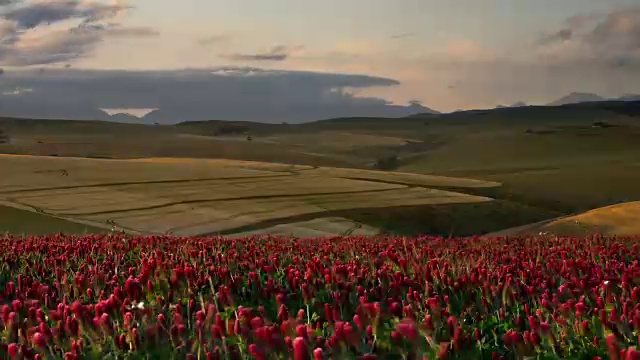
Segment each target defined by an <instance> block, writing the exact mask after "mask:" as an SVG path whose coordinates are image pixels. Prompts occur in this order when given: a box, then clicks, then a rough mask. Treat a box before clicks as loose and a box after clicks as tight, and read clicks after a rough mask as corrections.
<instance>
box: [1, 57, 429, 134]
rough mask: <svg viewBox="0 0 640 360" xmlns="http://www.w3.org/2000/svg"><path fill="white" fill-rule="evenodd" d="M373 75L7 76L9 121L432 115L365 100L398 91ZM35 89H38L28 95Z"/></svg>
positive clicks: (246, 71) (224, 71)
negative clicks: (113, 111)
mask: <svg viewBox="0 0 640 360" xmlns="http://www.w3.org/2000/svg"><path fill="white" fill-rule="evenodd" d="M398 84H399V83H398V81H396V80H393V79H388V78H381V77H372V76H366V75H345V74H331V73H314V72H296V71H272V70H263V69H259V68H218V69H198V70H179V71H148V72H133V71H88V70H75V69H59V70H50V71H47V72H46V73H43V74H40V73H38V72H37V71H24V70H23V71H20V72H7V73H6V74H5V75H4V77H3V82H2V84H1V86H0V93H6V94H10V95H0V109H2V114H1V115H3V116H16V117H29V118H67V119H105V115H104V113H103V112H102V111H100V110H99V109H101V108H153V109H158V110H157V111H154V112H152V113H150V114H148V115H146V116H145V118H144V119H143V120H144V121H145V122H160V123H177V122H181V121H187V120H211V119H218V120H252V121H263V122H282V121H288V122H303V121H309V120H318V119H324V118H333V117H342V116H389V117H398V116H405V115H410V114H413V113H416V112H421V111H424V110H425V108H422V107H420V106H416V104H414V105H410V106H395V105H391V104H389V103H388V102H387V101H385V100H382V99H378V98H372V97H369V98H362V97H357V96H355V95H353V93H352V92H350V91H348V90H347V89H363V88H368V87H380V86H383V87H384V86H396V85H398ZM21 89H30V91H28V92H26V91H21Z"/></svg>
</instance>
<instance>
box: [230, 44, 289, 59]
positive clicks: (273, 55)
mask: <svg viewBox="0 0 640 360" xmlns="http://www.w3.org/2000/svg"><path fill="white" fill-rule="evenodd" d="M295 49H296V48H295V47H287V46H284V45H276V46H272V47H271V49H269V50H268V51H266V52H262V53H257V54H231V55H223V56H222V57H224V58H226V59H229V60H236V61H284V60H286V59H287V58H288V57H289V56H290V55H291V52H292V51H293V50H295Z"/></svg>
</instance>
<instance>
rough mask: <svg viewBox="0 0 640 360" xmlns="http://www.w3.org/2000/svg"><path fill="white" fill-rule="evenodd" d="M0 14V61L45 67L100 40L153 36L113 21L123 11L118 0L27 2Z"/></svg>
mask: <svg viewBox="0 0 640 360" xmlns="http://www.w3.org/2000/svg"><path fill="white" fill-rule="evenodd" d="M20 4H21V5H20V6H18V7H16V8H14V9H12V10H10V11H8V12H4V13H2V14H0V64H4V65H10V66H30V65H45V64H54V63H60V62H69V61H73V60H76V59H78V58H82V57H85V56H88V55H90V54H92V52H93V50H94V49H95V47H96V46H97V45H98V44H99V43H100V42H102V41H103V40H104V39H106V38H142V37H155V36H158V35H159V32H158V31H156V30H154V29H152V28H148V27H126V26H122V25H121V24H120V23H119V22H118V18H119V16H121V15H122V13H123V12H124V11H126V10H128V9H130V8H131V7H130V6H127V5H126V4H125V3H124V2H123V1H114V2H113V3H112V4H103V3H98V2H92V1H74V0H33V1H30V2H23V3H20Z"/></svg>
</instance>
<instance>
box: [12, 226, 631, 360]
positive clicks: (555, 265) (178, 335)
mask: <svg viewBox="0 0 640 360" xmlns="http://www.w3.org/2000/svg"><path fill="white" fill-rule="evenodd" d="M639 244H640V237H636V238H632V237H625V238H623V237H618V238H607V237H601V236H593V237H589V238H578V237H570V238H558V237H550V236H545V237H519V238H468V239H466V238H465V239H445V238H434V237H417V238H400V237H377V238H366V237H331V238H317V239H293V238H281V237H257V236H256V237H247V238H242V239H228V238H221V237H220V238H218V237H187V238H179V237H171V236H139V237H132V236H126V235H116V234H111V235H87V236H82V237H78V236H66V235H51V236H45V237H24V238H22V237H12V236H7V237H4V238H1V239H0V259H1V261H0V266H1V267H2V268H1V269H0V300H1V304H0V306H2V309H1V312H2V314H1V315H2V319H1V324H0V330H1V331H2V336H1V338H0V339H1V346H0V358H1V359H66V360H72V359H257V360H262V359H295V360H303V359H305V360H312V359H318V360H320V359H363V360H364V359H556V358H564V359H607V358H609V359H619V360H626V359H640V350H636V348H637V347H638V346H639V344H638V341H639V340H640V339H639V335H640V263H639V260H640V247H639Z"/></svg>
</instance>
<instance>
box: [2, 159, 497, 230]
mask: <svg viewBox="0 0 640 360" xmlns="http://www.w3.org/2000/svg"><path fill="white" fill-rule="evenodd" d="M0 168H1V169H3V176H2V177H1V178H0V201H2V202H3V203H4V204H5V205H10V206H14V207H16V208H21V209H28V210H31V211H32V212H37V213H39V214H41V215H51V216H55V217H56V218H60V219H65V220H68V221H73V222H79V223H82V224H86V225H90V226H94V227H101V228H103V229H111V228H115V229H123V230H126V231H129V232H132V233H149V234H160V233H173V234H176V235H200V234H211V233H229V234H230V233H234V232H237V231H241V230H243V229H246V228H247V227H260V226H261V224H264V226H265V227H269V226H272V224H273V222H274V221H275V222H282V223H287V222H288V221H289V219H294V218H297V217H300V216H311V217H313V216H316V215H317V217H318V218H323V217H324V218H326V217H328V216H329V215H331V213H332V212H336V211H344V210H349V209H379V208H387V207H402V206H422V205H444V204H465V203H484V202H490V201H492V199H490V198H487V197H482V196H474V195H469V194H465V193H463V192H452V191H445V190H439V189H438V188H439V187H446V188H456V189H465V188H469V189H470V188H486V187H495V186H499V184H498V183H494V182H488V181H479V180H471V179H459V178H447V177H441V176H429V175H415V174H404V173H387V172H378V171H369V170H356V169H338V168H324V167H313V166H296V165H285V164H272V163H258V162H247V161H234V160H205V159H153V158H151V159H140V160H99V159H82V158H58V157H33V156H12V155H6V156H0ZM338 222H339V221H338ZM320 223H321V224H325V225H323V226H324V228H329V231H335V226H333V225H331V224H330V223H331V222H330V221H329V222H327V221H321V222H320ZM323 226H320V228H319V229H314V230H317V231H324V230H323ZM338 228H340V227H339V226H338ZM0 230H1V229H0ZM345 231H349V228H348V227H347V229H346V230H345Z"/></svg>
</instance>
